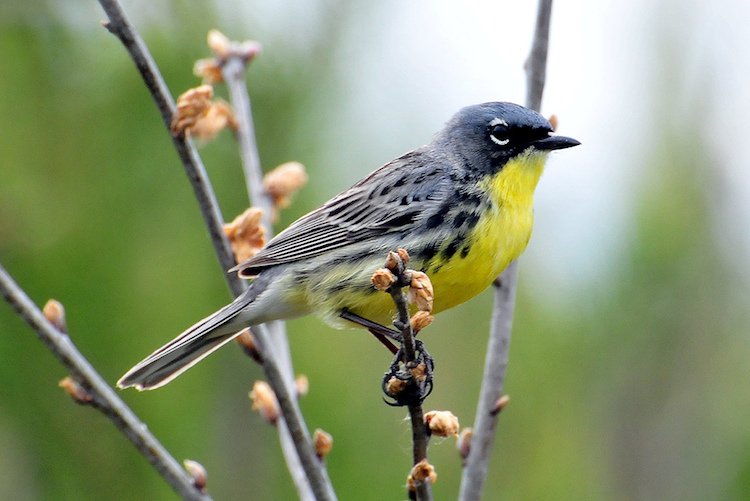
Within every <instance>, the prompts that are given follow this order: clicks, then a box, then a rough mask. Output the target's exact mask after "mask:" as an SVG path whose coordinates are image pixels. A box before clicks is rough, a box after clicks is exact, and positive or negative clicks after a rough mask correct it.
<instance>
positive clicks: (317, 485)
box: [253, 325, 336, 501]
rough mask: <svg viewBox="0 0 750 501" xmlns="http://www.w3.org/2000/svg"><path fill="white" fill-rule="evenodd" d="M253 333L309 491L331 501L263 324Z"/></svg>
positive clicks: (324, 474) (325, 476)
mask: <svg viewBox="0 0 750 501" xmlns="http://www.w3.org/2000/svg"><path fill="white" fill-rule="evenodd" d="M253 332H254V334H255V341H256V343H257V345H258V349H259V350H260V352H261V355H262V358H263V370H264V371H265V374H266V379H267V380H268V384H269V385H270V386H271V388H273V390H274V392H275V393H276V399H277V400H278V402H279V408H280V409H281V413H282V416H283V417H284V422H285V424H286V427H287V429H288V431H289V435H290V436H291V438H292V441H293V443H294V446H295V449H296V452H297V456H298V457H299V460H300V462H301V464H302V468H303V469H304V471H305V473H306V475H307V480H308V481H309V483H310V488H311V489H312V491H313V493H314V495H315V499H317V500H319V501H320V500H334V499H336V494H335V493H334V491H333V486H332V485H331V481H330V480H329V478H328V473H327V472H326V469H325V468H324V467H323V466H322V462H321V461H320V459H318V456H316V455H315V450H314V449H313V446H312V440H311V439H310V432H309V431H308V429H307V425H306V424H305V421H304V420H303V419H302V413H301V412H300V409H299V406H298V405H297V400H296V398H295V397H294V396H293V395H292V393H291V392H290V391H289V387H288V386H287V385H286V383H285V381H284V375H283V374H282V372H281V369H280V368H279V366H278V364H277V363H276V360H277V357H276V356H275V354H274V353H273V348H272V346H271V337H270V333H269V331H268V329H266V328H265V326H264V325H260V326H258V327H255V328H254V331H253ZM269 355H270V356H269Z"/></svg>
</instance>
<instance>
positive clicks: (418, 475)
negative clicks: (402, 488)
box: [406, 459, 437, 492]
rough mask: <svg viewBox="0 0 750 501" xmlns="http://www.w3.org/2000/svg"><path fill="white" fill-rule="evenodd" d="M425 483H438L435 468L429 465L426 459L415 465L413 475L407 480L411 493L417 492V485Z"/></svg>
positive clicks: (410, 474) (412, 470)
mask: <svg viewBox="0 0 750 501" xmlns="http://www.w3.org/2000/svg"><path fill="white" fill-rule="evenodd" d="M424 482H430V483H431V484H434V483H435V482H437V473H436V472H435V467H434V466H432V465H431V464H430V463H428V462H427V460H426V459H423V460H422V461H420V462H419V463H417V464H415V465H414V467H413V468H412V469H411V473H409V476H408V477H407V478H406V487H407V489H409V491H410V492H414V491H416V490H417V485H419V484H422V483H424Z"/></svg>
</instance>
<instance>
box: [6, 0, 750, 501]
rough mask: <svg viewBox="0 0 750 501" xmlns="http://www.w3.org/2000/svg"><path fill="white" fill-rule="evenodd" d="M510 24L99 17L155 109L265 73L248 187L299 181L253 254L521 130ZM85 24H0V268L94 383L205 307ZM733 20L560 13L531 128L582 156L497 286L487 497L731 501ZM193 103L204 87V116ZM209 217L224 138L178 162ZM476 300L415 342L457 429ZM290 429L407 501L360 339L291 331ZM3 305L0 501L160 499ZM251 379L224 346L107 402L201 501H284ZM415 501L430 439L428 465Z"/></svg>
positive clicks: (541, 196) (492, 18) (657, 13)
mask: <svg viewBox="0 0 750 501" xmlns="http://www.w3.org/2000/svg"><path fill="white" fill-rule="evenodd" d="M534 3H535V2H511V1H500V2H488V1H481V2H480V1H473V2H462V3H458V2H448V1H439V2H436V1H429V0H415V1H411V2H399V1H396V0H387V1H383V2H364V1H361V0H353V1H352V0H349V1H344V0H306V1H287V0H285V1H276V2H270V1H245V2H238V1H230V0H216V1H212V2H187V1H176V0H175V1H163V2H158V3H156V2H148V1H145V0H140V1H134V0H133V1H125V2H124V6H125V8H126V10H127V11H128V12H129V13H130V15H131V17H132V20H133V21H134V22H135V23H136V25H137V26H138V27H139V28H140V30H141V32H142V34H143V36H144V38H145V40H146V42H147V43H148V44H149V46H150V48H151V50H152V52H153V54H154V56H155V58H156V61H157V62H158V64H159V65H160V67H161V69H162V71H163V73H164V76H165V79H166V81H167V83H168V85H169V86H170V88H171V89H172V91H173V92H174V93H175V94H177V93H179V92H182V91H183V90H185V89H186V88H188V87H190V86H193V85H195V84H196V83H197V79H196V78H195V77H193V76H192V74H191V69H192V64H193V61H194V60H196V59H198V58H200V57H205V56H207V55H208V49H207V48H206V46H205V36H206V33H207V31H208V30H209V29H211V28H218V29H220V30H222V31H224V32H225V33H227V34H228V35H229V36H230V37H232V38H235V39H246V38H254V39H257V40H259V41H261V42H262V43H263V45H264V52H263V54H262V55H261V57H260V58H259V59H257V60H256V62H254V63H253V65H252V67H251V69H250V71H249V74H248V85H249V88H250V91H251V94H252V98H253V106H254V115H255V121H256V128H257V132H258V140H259V146H260V153H261V157H262V161H263V164H264V166H265V167H266V168H271V167H273V166H275V165H277V164H279V163H281V162H284V161H287V160H299V161H301V162H303V163H304V164H305V165H306V166H307V168H308V171H309V173H310V177H311V179H310V183H309V184H308V185H307V186H306V187H305V188H304V189H303V190H302V192H301V193H300V194H299V196H298V197H297V199H296V201H295V202H294V204H293V206H292V207H291V208H290V209H288V210H287V211H286V212H285V213H284V214H283V217H282V220H281V221H280V223H279V227H283V226H284V225H286V224H288V223H289V222H290V221H292V220H293V219H294V218H296V217H298V216H300V215H301V214H303V213H305V212H306V211H308V210H310V209H312V208H314V207H316V206H317V205H318V204H320V203H321V202H323V201H324V200H326V199H328V198H329V197H330V196H332V195H334V194H335V193H337V192H339V191H340V190H342V189H344V188H346V187H348V186H349V185H350V184H351V183H353V182H354V181H356V180H357V179H359V178H361V177H362V176H363V175H365V174H366V173H367V172H369V171H370V170H372V169H374V168H376V167H377V166H379V165H381V164H382V163H384V162H386V161H388V160H390V159H391V158H393V157H395V156H397V155H399V154H401V153H403V152H404V151H407V150H409V149H411V148H413V147H415V146H417V145H420V144H423V143H425V142H426V141H428V140H429V138H430V136H431V134H432V133H434V132H435V131H436V130H438V129H439V128H440V127H441V126H442V124H443V123H444V122H445V121H446V120H447V119H448V118H449V117H450V115H451V114H452V113H453V112H454V111H456V110H457V109H458V108H459V107H461V106H463V105H466V104H471V103H476V102H482V101H488V100H511V101H516V102H523V99H524V95H525V84H524V75H523V62H524V59H525V57H526V54H527V51H528V48H529V43H530V39H531V33H532V26H533V18H534V12H535V5H533V4H534ZM103 18H104V14H103V12H102V11H101V10H100V9H99V6H98V4H96V3H95V2H94V1H93V0H88V1H77V2H52V1H43V0H35V1H32V0H29V1H25V2H8V1H6V2H2V4H0V67H1V68H2V71H1V72H0V262H2V264H3V265H4V266H5V267H7V268H8V270H9V271H10V272H11V273H12V274H13V275H14V277H15V278H16V279H17V280H18V281H19V282H20V284H21V285H22V286H23V287H24V288H25V289H26V290H27V291H28V293H29V294H30V295H31V296H32V298H34V299H35V300H36V301H37V303H39V304H43V303H44V302H45V301H46V300H47V299H48V298H50V297H54V298H56V299H58V300H60V301H62V302H63V303H64V304H65V306H66V308H67V312H68V323H69V328H70V331H71V335H72V337H73V339H74V341H75V342H76V343H77V345H78V346H79V348H80V349H81V351H82V352H83V353H84V354H85V355H87V356H88V357H89V359H90V360H91V362H92V363H93V364H94V365H95V366H96V367H98V368H99V370H100V371H101V372H102V374H103V375H104V376H105V377H106V378H107V379H108V380H109V381H112V382H114V381H115V380H116V379H117V378H118V377H119V376H120V375H121V374H122V373H123V371H125V370H126V369H127V368H129V367H130V366H131V365H132V364H133V363H134V362H136V361H138V360H140V359H141V358H142V357H143V356H144V355H146V354H147V353H149V352H150V351H151V350H152V349H154V348H155V347H157V346H158V345H160V344H161V343H162V342H164V341H165V340H167V339H170V338H171V337H172V336H173V335H174V334H176V333H178V332H180V331H181V330H182V329H183V328H184V327H186V326H187V325H189V324H191V323H192V322H193V321H194V320H196V319H197V318H200V317H202V316H203V315H205V314H207V313H209V312H211V311H213V310H214V309H215V308H216V307H218V306H220V305H222V304H223V303H225V302H226V301H227V300H228V298H229V295H228V292H227V289H226V286H225V284H224V282H223V279H222V276H221V270H220V269H219V267H218V266H217V263H216V260H215V257H214V255H213V251H212V248H211V245H210V243H209V240H208V238H207V234H206V231H205V229H204V227H203V223H202V220H201V217H200V214H199V212H198V209H197V206H196V203H195V201H194V200H193V196H192V191H191V188H190V185H189V184H188V182H187V180H186V178H185V176H184V174H183V171H182V167H181V165H180V164H179V162H178V159H177V156H176V154H175V152H174V151H173V149H172V146H171V144H170V141H169V137H168V135H167V133H166V132H165V130H164V128H163V126H162V124H161V121H160V118H159V116H158V114H157V111H156V109H155V107H154V105H153V104H152V102H151V99H150V97H149V95H148V94H147V91H146V89H145V88H144V86H143V84H142V82H141V80H140V77H139V75H138V74H137V73H136V71H135V69H134V67H133V65H132V63H131V61H130V60H129V58H128V56H127V55H126V53H125V51H124V49H123V48H122V47H121V46H120V43H119V42H118V41H117V40H116V39H115V38H114V37H113V36H111V35H110V34H108V33H107V32H106V31H105V30H103V29H102V28H101V27H100V26H99V21H100V20H101V19H103ZM747 19H750V4H748V3H747V2H744V1H742V0H736V1H730V0H725V1H718V2H701V1H698V0H687V1H677V0H666V1H663V2H650V1H648V0H634V1H631V2H600V1H597V0H578V1H570V2H558V3H556V5H555V7H554V11H553V18H552V36H551V42H550V59H549V68H548V81H547V90H546V93H545V98H544V102H543V112H544V113H545V114H551V113H555V114H557V115H558V117H559V121H560V126H559V130H560V132H561V133H564V134H567V135H571V136H574V137H576V138H578V139H580V140H581V141H582V143H583V146H581V147H579V148H575V149H573V150H569V151H565V152H563V153H560V154H559V155H554V156H553V158H551V160H550V162H549V167H548V170H547V172H546V174H545V176H544V178H543V179H542V182H541V184H540V187H539V190H538V195H537V208H536V214H537V226H536V229H535V234H534V237H533V238H532V241H531V244H530V247H529V250H528V252H527V253H526V254H525V255H524V257H523V259H522V263H521V287H520V293H519V304H518V309H517V313H516V319H515V329H514V332H513V341H512V349H511V363H510V367H509V370H508V379H507V392H508V393H509V394H510V395H511V398H512V402H511V405H510V406H509V408H508V409H507V411H506V412H505V413H504V414H503V415H502V418H501V422H500V427H499V431H498V440H497V443H496V450H495V455H494V459H493V461H492V463H491V472H490V475H489V479H488V483H487V488H486V498H487V499H492V500H495V499H747V498H748V496H750V424H749V423H750V369H749V367H750V364H749V363H748V359H750V336H749V334H750V329H749V328H748V325H749V324H748V321H749V320H750V318H749V316H750V315H749V313H748V306H750V266H748V262H749V260H750V232H749V231H748V228H749V227H750V196H749V195H750V169H749V168H748V167H750V153H749V151H750V150H749V149H748V147H747V134H748V127H747V117H748V116H749V115H750V90H748V86H747V82H748V79H750V51H749V50H748V46H750V37H749V36H748V31H747V29H746V21H747ZM219 92H220V93H222V92H223V89H220V90H219ZM201 152H202V155H203V158H204V160H205V163H206V165H207V167H208V170H209V172H210V175H211V177H212V180H213V182H214V184H215V188H216V191H217V194H218V196H219V199H220V200H221V205H222V209H223V211H224V214H225V216H226V218H227V219H231V218H232V217H233V216H234V215H235V214H237V213H239V212H241V211H242V210H243V209H244V208H245V207H246V205H247V198H246V194H245V193H244V191H243V188H242V187H243V182H242V178H241V174H240V167H239V160H238V155H237V149H236V145H235V144H234V141H233V139H232V137H231V135H230V134H229V133H226V132H225V133H223V134H222V135H221V136H220V137H219V139H218V140H216V141H215V142H213V143H211V144H208V145H206V146H205V147H203V148H202V150H201ZM490 304H491V294H490V293H485V294H483V295H482V296H480V297H478V298H476V299H475V300H473V301H471V302H470V303H468V304H466V305H464V306H462V307H460V308H457V309H455V310H454V311H451V312H447V313H445V314H443V315H441V316H440V317H438V319H437V321H436V323H435V324H434V326H432V327H431V328H430V329H429V330H428V331H426V332H425V335H426V336H427V338H426V339H427V341H428V343H429V346H430V350H431V352H432V353H433V355H434V356H435V357H436V359H437V375H436V389H435V392H434V393H433V395H432V396H431V397H430V399H429V401H428V404H427V407H429V408H437V409H450V410H452V411H453V412H454V413H455V414H457V415H458V416H459V418H460V419H461V422H462V424H463V425H470V424H471V422H472V421H473V418H474V416H473V414H474V408H475V401H476V395H477V393H478V387H479V382H480V377H481V371H482V363H483V357H484V347H485V342H486V333H487V330H488V324H489V322H488V319H489V313H490ZM289 331H290V338H291V345H292V350H293V355H294V360H295V368H296V370H297V371H298V372H299V373H304V374H306V375H307V376H308V377H309V379H310V384H311V389H310V394H309V395H308V396H307V397H305V398H304V399H303V400H302V403H301V405H302V408H303V411H304V413H305V415H306V418H307V422H308V424H309V425H310V427H312V428H315V427H321V428H323V429H325V430H327V431H328V432H330V433H332V434H333V436H334V439H335V446H334V450H333V452H332V454H331V455H330V456H329V458H328V467H329V471H330V474H331V477H332V480H333V482H334V484H335V486H336V488H337V491H338V493H339V496H340V498H341V499H347V500H348V499H358V500H370V499H372V500H380V499H403V498H404V491H403V485H404V481H405V476H406V473H407V471H408V465H409V459H410V446H409V439H410V434H409V428H408V424H407V422H405V421H404V417H405V412H404V411H403V410H399V409H394V408H390V407H387V406H385V405H383V403H382V402H381V395H380V389H379V379H380V376H381V375H382V373H383V371H384V370H385V368H386V366H387V363H388V362H389V356H388V354H387V353H385V351H384V350H383V349H382V348H381V347H380V346H379V345H378V344H377V343H374V342H373V341H372V340H371V339H370V338H369V336H366V335H363V334H362V333H361V332H359V331H353V330H352V331H334V330H332V329H330V328H329V327H327V326H325V325H323V324H321V323H320V322H318V321H317V320H314V319H301V320H295V321H292V322H290V323H289ZM63 376H65V372H64V370H63V369H62V368H61V367H60V366H59V364H58V363H57V362H56V361H55V360H54V359H53V358H52V356H51V355H50V353H48V352H47V350H46V349H45V348H44V346H43V345H42V344H41V343H40V342H39V341H38V340H37V339H36V337H35V335H34V334H33V332H31V331H30V330H29V328H28V327H27V326H26V325H25V324H24V323H22V322H21V321H20V320H19V319H18V318H16V316H15V315H14V314H13V313H12V312H11V310H10V308H8V307H7V306H6V305H0V381H2V383H1V384H0V498H2V499H14V500H24V499H61V500H65V499H70V500H81V499H92V500H93V499H173V498H174V497H175V496H174V494H173V493H172V492H171V490H170V489H169V488H168V487H167V486H166V484H164V483H163V482H162V480H161V479H160V477H159V476H158V475H157V474H156V473H155V472H154V471H153V470H151V468H150V467H149V466H148V465H147V464H146V462H145V461H144V460H143V459H142V458H141V457H140V456H139V455H138V454H137V453H136V452H135V450H134V449H133V447H132V446H131V445H130V444H129V443H128V442H127V441H126V440H125V439H124V438H123V437H122V436H121V435H120V434H119V433H118V432H116V431H115V430H114V428H113V427H112V426H111V425H110V424H109V422H108V421H106V420H105V419H104V418H103V417H102V416H101V415H100V414H99V413H97V412H96V411H93V410H91V409H87V408H84V407H79V406H76V405H75V404H73V403H71V401H70V400H69V398H68V397H67V396H66V395H64V394H63V392H62V391H61V390H60V389H58V387H57V381H58V380H59V379H61V378H62V377H63ZM261 377H262V376H261V374H260V371H259V369H258V367H256V366H255V365H253V364H252V363H249V362H248V360H246V359H245V358H244V356H243V355H242V354H241V353H240V350H238V349H235V348H234V347H231V346H230V347H228V348H225V349H223V350H221V351H220V352H219V353H217V354H216V355H215V356H213V357H211V358H210V359H208V360H206V361H205V362H204V363H202V364H201V365H200V366H199V367H197V368H195V369H194V370H192V371H190V372H189V373H187V374H186V375H184V376H183V377H182V378H180V379H179V380H177V381H175V382H174V383H173V384H171V385H169V386H168V387H165V388H163V389H161V390H159V391H156V392H150V393H145V394H139V393H136V392H133V391H129V392H125V393H123V394H122V395H123V397H124V398H125V400H126V401H127V402H128V403H129V404H130V405H131V406H132V407H133V409H134V410H135V411H136V412H137V413H138V414H139V415H140V416H141V417H142V418H143V419H144V420H145V422H146V423H147V424H148V426H149V427H150V428H151V429H152V430H153V431H154V432H155V433H156V434H157V436H158V437H159V438H160V439H161V440H162V441H163V442H164V444H165V445H166V446H167V447H168V448H169V449H170V450H171V451H172V452H173V453H174V455H175V456H176V457H177V458H192V459H196V460H198V461H200V462H202V463H203V464H204V465H205V466H206V467H207V468H208V471H209V488H210V492H211V493H212V494H213V495H214V496H215V498H216V499H253V500H254V499H261V500H265V499H293V498H294V497H295V491H294V488H293V486H292V484H291V481H290V479H289V477H288V474H287V472H286V470H285V466H284V463H283V459H282V457H281V454H280V452H279V448H278V445H277V436H276V432H275V431H274V430H273V429H272V428H271V427H269V426H268V425H267V424H265V423H264V422H263V421H262V420H261V418H260V417H258V416H257V415H256V414H255V413H253V412H251V411H250V403H249V401H248V399H247V392H248V390H249V389H250V387H251V385H252V382H253V381H254V380H256V379H259V378H261ZM430 457H431V461H432V463H433V464H434V465H435V466H436V468H437V470H438V473H439V475H440V478H439V481H438V484H437V485H436V486H435V494H436V497H437V498H438V499H451V498H454V497H455V496H456V493H457V488H458V482H459V479H460V474H461V466H460V460H459V458H458V455H457V453H456V451H455V443H454V440H453V439H445V440H433V442H432V444H431V447H430Z"/></svg>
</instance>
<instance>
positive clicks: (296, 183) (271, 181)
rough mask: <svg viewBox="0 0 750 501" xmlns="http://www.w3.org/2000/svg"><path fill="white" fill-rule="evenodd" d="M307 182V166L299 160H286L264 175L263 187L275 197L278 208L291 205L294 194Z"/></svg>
mask: <svg viewBox="0 0 750 501" xmlns="http://www.w3.org/2000/svg"><path fill="white" fill-rule="evenodd" d="M305 183H307V172H305V166H304V165H302V164H301V163H299V162H286V163H283V164H281V165H279V166H278V167H276V168H275V169H273V170H272V171H270V172H269V173H268V174H266V175H265V176H264V177H263V187H264V188H265V189H266V192H268V194H269V195H270V196H271V198H272V199H273V203H274V206H275V207H276V208H277V209H284V208H286V207H288V206H289V203H290V201H291V197H292V195H294V193H296V192H297V191H298V190H299V189H300V188H302V187H303V186H304V185H305Z"/></svg>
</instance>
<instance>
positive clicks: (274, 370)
mask: <svg viewBox="0 0 750 501" xmlns="http://www.w3.org/2000/svg"><path fill="white" fill-rule="evenodd" d="M246 69H247V59H243V58H242V57H241V56H239V55H232V56H230V57H229V58H228V59H227V60H226V61H224V62H223V65H222V75H223V77H224V81H225V82H226V83H227V87H228V89H229V96H230V101H231V102H232V107H233V108H234V112H235V117H236V119H237V123H238V128H237V138H238V141H239V145H240V158H241V159H242V169H243V171H244V173H245V181H246V183H247V190H248V195H249V198H250V204H251V205H253V206H256V207H260V208H261V209H262V210H263V215H262V220H261V223H262V224H263V227H264V228H265V231H266V236H267V237H268V238H271V237H272V236H273V221H272V214H273V201H272V200H271V197H270V196H269V195H268V193H267V192H266V190H265V189H264V188H263V171H262V169H261V165H260V155H259V154H258V146H257V141H256V138H255V127H254V124H253V118H252V107H251V104H250V96H249V94H248V92H247V84H246V81H245V70H246ZM253 330H254V332H255V333H256V340H257V341H258V344H259V348H260V349H261V352H262V353H263V357H262V358H263V371H264V373H265V375H266V380H267V382H268V384H269V385H270V386H271V388H272V389H273V391H274V393H276V398H277V399H278V400H279V407H280V408H281V413H282V416H283V421H284V424H283V425H282V426H280V427H279V428H278V430H279V439H280V441H281V449H282V452H283V453H284V458H285V460H286V462H287V467H288V469H289V472H290V474H291V475H292V479H293V481H294V483H295V485H296V487H297V490H298V492H299V495H300V498H302V499H308V498H311V497H313V495H314V496H315V497H316V498H317V499H335V494H334V491H333V486H332V485H331V482H330V480H329V478H328V473H327V471H326V467H325V464H324V463H323V462H321V461H319V460H318V458H317V456H316V455H315V450H314V448H313V445H312V441H311V439H310V434H309V431H308V430H307V425H306V424H305V421H304V418H303V417H302V413H301V412H300V410H299V406H297V402H296V400H295V399H293V398H291V397H290V395H292V394H293V386H294V369H293V367H292V359H291V354H290V352H289V343H288V340H287V337H286V329H285V324H284V322H281V321H278V322H272V323H269V324H266V325H262V326H257V327H254V328H253ZM269 351H270V352H271V354H272V356H267V355H266V354H267V353H268V352H269ZM282 395H286V397H282ZM282 398H286V400H287V401H286V403H285V404H284V403H282Z"/></svg>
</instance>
